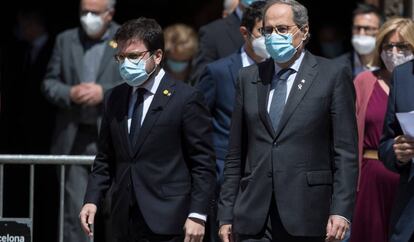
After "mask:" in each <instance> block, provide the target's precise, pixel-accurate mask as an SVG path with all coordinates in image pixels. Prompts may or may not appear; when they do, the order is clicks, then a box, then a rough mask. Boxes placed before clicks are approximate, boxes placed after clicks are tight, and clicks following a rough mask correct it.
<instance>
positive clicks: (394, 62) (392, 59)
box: [381, 50, 414, 72]
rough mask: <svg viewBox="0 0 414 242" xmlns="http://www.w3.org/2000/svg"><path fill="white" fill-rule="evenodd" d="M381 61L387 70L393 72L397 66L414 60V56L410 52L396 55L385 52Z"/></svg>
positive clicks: (382, 53)
mask: <svg viewBox="0 0 414 242" xmlns="http://www.w3.org/2000/svg"><path fill="white" fill-rule="evenodd" d="M381 59H382V61H383V62H384V65H385V67H386V68H387V70H388V71H389V72H392V71H393V70H394V68H395V67H396V66H398V65H401V64H404V63H405V62H408V61H410V60H412V59H414V55H413V53H412V52H411V51H409V50H406V51H404V52H403V53H394V52H389V51H385V50H383V51H382V52H381Z"/></svg>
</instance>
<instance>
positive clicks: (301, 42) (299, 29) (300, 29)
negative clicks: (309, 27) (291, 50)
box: [292, 25, 306, 50]
mask: <svg viewBox="0 0 414 242" xmlns="http://www.w3.org/2000/svg"><path fill="white" fill-rule="evenodd" d="M303 27H305V25H303V26H302V27H300V28H298V30H297V31H296V32H295V33H294V34H293V35H292V40H293V36H295V35H296V34H297V33H298V32H299V31H302V28H303ZM305 37H306V36H305ZM305 40H306V38H305V39H303V38H302V40H301V41H300V43H299V44H298V46H296V47H295V49H296V50H298V48H299V47H300V46H301V45H302V44H303V42H304V41H305Z"/></svg>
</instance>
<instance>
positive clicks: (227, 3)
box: [223, 0, 234, 12]
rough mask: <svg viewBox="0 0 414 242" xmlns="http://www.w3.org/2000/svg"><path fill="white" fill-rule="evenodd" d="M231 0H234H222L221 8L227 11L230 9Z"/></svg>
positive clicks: (232, 0)
mask: <svg viewBox="0 0 414 242" xmlns="http://www.w3.org/2000/svg"><path fill="white" fill-rule="evenodd" d="M233 2H234V0H224V1H223V10H225V11H227V12H229V11H230V10H231V9H230V8H231V7H232V5H233Z"/></svg>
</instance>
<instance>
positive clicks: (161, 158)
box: [85, 76, 215, 237]
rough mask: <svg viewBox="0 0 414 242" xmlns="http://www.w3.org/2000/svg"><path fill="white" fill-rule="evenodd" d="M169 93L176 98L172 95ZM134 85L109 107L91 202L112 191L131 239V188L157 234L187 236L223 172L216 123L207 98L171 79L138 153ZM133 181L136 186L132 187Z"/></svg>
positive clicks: (155, 103) (120, 89) (116, 91)
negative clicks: (132, 133)
mask: <svg viewBox="0 0 414 242" xmlns="http://www.w3.org/2000/svg"><path fill="white" fill-rule="evenodd" d="M165 90H168V91H169V92H170V93H171V94H172V95H170V96H169V95H166V94H165V93H164V92H165ZM130 93H131V88H130V87H129V86H128V85H127V84H122V85H119V86H117V87H115V88H113V89H111V90H110V91H109V92H108V94H107V96H106V98H105V103H104V117H103V121H102V126H101V131H100V138H99V142H98V154H97V156H96V159H95V163H94V165H93V170H92V173H91V174H90V176H89V181H88V187H87V191H86V196H85V203H94V204H97V205H98V204H99V203H100V201H101V200H102V198H103V196H104V194H105V192H106V191H107V189H108V188H109V186H110V185H111V184H112V185H113V187H112V192H113V193H112V202H111V204H112V208H111V220H112V224H113V227H112V228H113V233H114V234H115V236H121V237H122V235H124V236H125V235H126V232H127V231H126V229H127V227H128V226H125V224H126V223H128V218H129V214H128V206H129V202H130V200H131V199H130V197H129V196H130V194H131V191H130V189H133V191H134V192H135V193H134V194H135V198H136V200H137V202H138V204H139V207H140V210H141V212H142V215H143V217H144V219H145V221H146V223H147V224H148V226H149V228H150V229H151V230H152V231H153V232H154V233H157V234H181V233H182V232H183V226H184V223H185V220H186V218H187V216H188V215H189V213H190V212H196V213H200V214H207V210H208V204H209V200H210V198H211V196H212V194H213V192H214V186H215V170H214V151H213V146H212V138H211V134H212V128H211V118H210V115H209V112H208V109H207V107H206V106H205V105H204V102H203V97H202V95H201V94H200V93H199V92H196V91H195V90H194V89H193V88H191V87H189V86H188V85H186V84H184V83H183V82H180V81H174V80H172V79H170V78H169V77H167V76H164V78H163V79H162V81H161V84H160V86H159V87H158V90H157V91H156V94H155V96H154V99H153V100H152V103H151V105H150V107H149V110H148V113H147V114H146V116H145V119H144V122H143V124H142V127H141V128H140V131H139V136H138V139H137V143H136V144H135V146H134V147H135V149H134V148H133V147H131V145H130V142H129V137H128V131H127V120H128V102H129V95H130ZM131 180H132V184H131Z"/></svg>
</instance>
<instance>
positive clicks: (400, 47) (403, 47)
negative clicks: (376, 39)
mask: <svg viewBox="0 0 414 242" xmlns="http://www.w3.org/2000/svg"><path fill="white" fill-rule="evenodd" d="M394 47H395V48H397V51H398V52H404V51H407V50H411V47H410V44H409V43H407V42H399V43H384V44H382V49H383V50H385V51H387V52H392V51H393V49H394Z"/></svg>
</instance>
